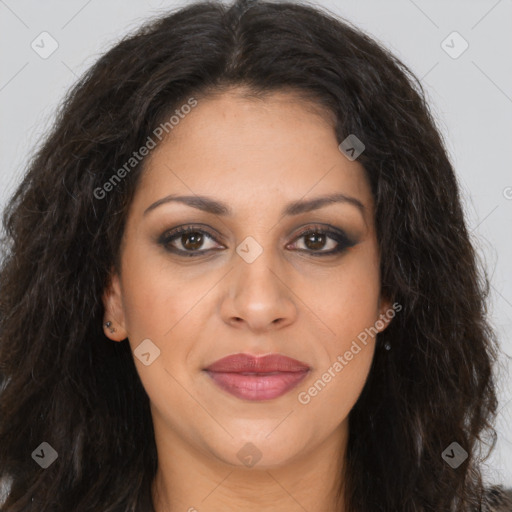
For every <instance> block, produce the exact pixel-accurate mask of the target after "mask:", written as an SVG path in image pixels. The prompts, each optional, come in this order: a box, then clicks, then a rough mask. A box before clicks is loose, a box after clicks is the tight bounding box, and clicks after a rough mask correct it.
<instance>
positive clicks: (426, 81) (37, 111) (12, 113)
mask: <svg viewBox="0 0 512 512" xmlns="http://www.w3.org/2000/svg"><path fill="white" fill-rule="evenodd" d="M185 3H186V2H183V1H181V2H176V1H174V2H173V1H170V0H169V1H165V0H138V1H135V0H130V1H127V0H123V1H120V0H109V1H100V0H71V1H70V0H67V1H64V0H60V1H58V0H46V1H45V2H41V1H36V0H0V41H1V48H2V52H1V56H0V59H1V60H0V108H1V117H0V119H1V122H0V133H1V137H0V141H1V142H0V143H1V147H0V209H3V207H4V205H5V202H6V200H7V198H8V197H9V195H10V194H11V193H12V191H13V189H14V187H15V186H16V184H17V183H18V182H19V180H20V178H21V176H22V174H23V171H24V165H25V163H26V161H27V158H28V156H29V155H30V154H32V153H33V151H34V148H35V146H36V144H37V142H38V141H39V138H40V136H42V135H44V133H45V132H46V131H47V130H48V127H49V126H50V125H51V122H52V119H53V114H54V111H55V108H56V106H57V105H58V103H59V101H60V100H61V99H62V97H63V95H64V93H65V92H66V90H67V89H68V88H69V87H70V86H71V85H72V84H73V83H74V82H75V80H76V78H77V77H78V76H80V75H81V74H82V73H83V72H84V71H85V70H86V69H87V68H88V67H89V66H90V65H91V64H92V63H93V62H94V61H95V60H96V59H97V58H98V56H99V55H100V54H102V53H103V52H104V51H106V50H107V49H108V48H110V47H111V46H112V45H113V44H114V43H115V42H116V41H118V40H119V38H120V37H121V36H123V35H124V34H126V33H127V32H128V31H130V30H132V29H134V28H136V27H137V26H138V25H139V24H140V23H141V22H142V21H144V20H145V19H147V18H148V17H151V16H154V15H156V14H158V13H159V12H163V11H165V10H166V9H168V8H172V7H175V6H181V5H185ZM313 3H316V4H317V5H322V6H325V7H327V8H328V9H329V10H331V11H332V12H334V13H337V14H339V15H341V16H342V17H344V18H346V19H348V20H349V21H351V22H353V23H355V24H356V25H357V26H358V27H360V28H361V29H362V30H364V31H366V32H368V33H369V34H370V35H372V36H373V37H374V38H376V39H377V40H379V41H380V42H381V43H383V44H384V45H385V46H387V47H388V48H390V49H391V50H392V51H393V52H394V53H395V54H396V55H397V56H398V57H400V58H401V59H402V60H403V61H404V62H405V63H406V64H407V65H408V66H409V67H410V68H411V69H412V71H413V72H414V73H415V74H416V75H417V76H418V77H419V78H420V79H421V80H422V83H423V85H424V87H425V89H426V91H427V93H428V98H429V101H430V104H431V105H432V108H433V111H434V113H435V115H436V117H437V119H438V124H439V127H440V129H441V131H442V132H443V134H444V137H445V139H446V142H447V146H448V150H449V152H450V156H451V159H452V162H453V164H454V165H455V168H456V170H457V172H458V176H459V179H460V183H461V187H462V193H463V198H464V202H465V207H466V211H467V218H468V221H469V226H470V229H471V232H472V235H473V237H474V241H475V243H476V244H477V246H478V248H479V252H480V254H481V256H482V257H483V258H485V262H486V266H487V269H488V272H489V275H490V276H491V277H492V297H491V301H490V309H489V314H490V316H491V319H492V322H493V325H494V326H495V328H496V330H497V332H498V335H499V337H500V342H501V346H502V352H503V353H502V354H501V358H500V366H499V369H498V370H499V372H500V380H499V382H500V394H499V398H500V412H499V417H498V422H497V425H496V427H497V430H498V443H497V447H496V449H495V451H494V452H493V455H492V456H491V458H490V459H489V461H488V463H487V465H486V467H487V469H486V474H487V479H488V481H490V482H497V483H505V484H506V485H509V486H511V485H512V386H511V377H510V375H511V373H512V372H511V369H512V365H511V364H510V356H511V355H512V336H511V328H512V269H511V265H510V263H509V262H510V261H511V260H512V241H511V240H512V172H511V160H512V157H511V145H512V138H511V131H512V130H511V127H512V59H511V51H510V50H511V48H512V26H511V22H512V0H460V1H446V0H444V1H431V0H429V1H427V0H390V1H387V2H382V1H381V2H379V1H377V0H346V1H337V2H334V1H328V0H322V1H317V2H313ZM44 31H46V32H48V33H49V34H50V35H51V37H52V38H53V39H54V40H55V41H56V42H57V44H58V48H57V50H56V51H55V52H54V53H53V54H52V55H50V56H49V57H48V58H46V59H43V58H41V56H40V55H39V54H38V53H36V51H34V50H33V49H32V47H31V43H32V42H33V41H35V43H34V45H36V44H37V45H39V47H40V49H39V51H40V52H42V51H48V50H49V49H51V44H52V41H51V40H50V39H49V38H48V36H40V34H41V33H42V32H44ZM453 31H457V32H458V33H459V34H460V35H461V36H462V38H463V39H464V40H465V41H467V43H468V44H469V47H468V49H467V50H466V51H465V52H464V53H462V54H461V55H460V56H458V57H457V58H453V57H452V56H454V55H456V53H458V52H459V51H460V50H461V49H463V45H464V42H463V41H462V40H461V39H457V36H450V37H448V36H449V35H450V34H452V32H453ZM44 37H46V39H44V41H43V42H41V38H44ZM447 37H448V39H446V38H447ZM444 40H446V42H445V43H444V45H442V42H443V41H444ZM53 44H55V43H53ZM43 45H44V47H43ZM450 47H451V48H450ZM445 50H447V51H448V52H451V53H452V56H450V55H449V54H448V53H447V51H445Z"/></svg>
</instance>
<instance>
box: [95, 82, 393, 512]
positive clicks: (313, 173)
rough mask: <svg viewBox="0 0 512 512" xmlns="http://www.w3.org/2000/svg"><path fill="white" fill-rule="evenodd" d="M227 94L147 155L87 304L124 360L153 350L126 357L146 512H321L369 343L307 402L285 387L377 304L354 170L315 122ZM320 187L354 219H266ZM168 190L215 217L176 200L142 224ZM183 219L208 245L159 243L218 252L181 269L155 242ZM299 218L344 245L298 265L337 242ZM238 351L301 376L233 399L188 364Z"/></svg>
mask: <svg viewBox="0 0 512 512" xmlns="http://www.w3.org/2000/svg"><path fill="white" fill-rule="evenodd" d="M239 92H240V90H238V89H233V90H231V91H228V92H225V93H223V94H221V95H217V96H215V97H210V98H206V99H202V100H200V101H199V103H198V106H197V107H195V108H194V109H193V110H192V112H191V113H190V114H188V115H187V116H186V117H185V118H184V119H183V120H181V121H180V123H179V125H177V126H176V127H175V128H174V129H173V130H172V132H171V134H170V136H169V137H168V138H167V139H165V140H164V141H163V142H162V143H161V144H160V145H159V146H158V147H157V148H156V149H154V150H153V152H152V153H151V155H150V157H149V160H148V161H147V165H146V168H145V171H144V174H143V176H142V179H141V181H140V183H139V186H138V188H137V191H136V194H135V197H134V199H133V202H132V204H131V206H130V210H129V214H128V219H127V224H126V230H125V233H124V237H123V241H122V245H121V269H120V273H119V274H118V273H116V272H115V271H113V272H112V276H111V277H112V279H111V283H110V285H109V286H108V287H107V289H106V290H105V293H104V296H103V301H104V304H105V321H108V320H110V321H111V322H112V323H113V327H114V328H115V329H116V332H115V333H111V332H110V330H109V329H106V331H105V332H106V334H107V336H109V337H110V338H111V339H112V340H114V341H122V340H124V339H126V337H128V338H129V342H130V345H131V348H132V350H135V349H136V348H137V347H138V346H139V345H140V343H141V342H142V341H143V340H145V339H150V340H151V341H152V343H154V345H156V346H157V347H158V348H159V349H160V356H159V357H157V358H156V359H155V360H154V362H152V363H151V364H150V365H149V366H145V365H144V364H143V363H142V362H141V361H140V360H139V359H138V358H137V357H135V358H134V360H135V363H136V367H137V371H138V372H139V375H140V378H141V380H142V383H143V385H144V388H145V390H146V392H147V394H148V396H149V398H150V402H151V411H152V417H153V423H154V427H155V441H156V445H157V450H158V457H159V467H158V472H157V477H156V479H155V481H154V485H153V496H154V502H155V507H156V510H157V512H164V511H173V512H174V511H190V512H193V511H194V510H196V511H199V512H203V511H204V512H207V511H208V512H219V511H221V510H222V511H223V512H226V511H227V512H229V511H239V510H244V511H249V512H252V511H258V512H260V511H262V510H265V511H276V512H277V511H280V512H283V511H289V512H295V511H297V512H299V511H301V512H303V510H304V509H306V510H308V512H332V510H334V509H335V507H336V505H335V494H334V490H335V488H336V485H338V483H339V482H340V475H341V472H342V470H343V461H344V454H345V450H346V445H347V439H348V414H349V412H350V410H351V409H352V407H353V406H354V404H355V402H356V401H357V399H358V397H359V395H360V393H361V391H362V388H363V386H364V383H365V381H366V379H367V377H368V373H369V369H370V365H371V361H372V357H373V353H374V347H375V339H374V338H369V341H368V343H367V345H366V346H363V345H361V346H362V350H361V351H360V352H359V353H358V354H357V355H355V356H354V357H353V359H352V360H351V361H349V362H348V364H347V365H346V366H345V367H344V368H343V370H342V371H341V372H338V373H336V372H335V375H336V376H335V377H333V378H332V379H331V381H330V382H329V383H328V384H327V385H326V386H325V387H324V388H323V389H322V390H321V391H320V392H318V394H317V395H316V396H315V397H312V398H311V400H310V401H309V403H307V404H302V403H300V402H299V400H298V394H299V393H300V392H301V391H307V390H308V388H310V387H311V386H312V385H313V384H314V383H315V382H316V381H317V380H318V379H319V378H320V377H321V375H322V374H323V373H324V372H326V371H327V370H328V369H329V368H330V367H331V368H332V366H333V363H334V362H335V361H336V360H337V357H338V356H339V355H341V356H343V354H344V353H345V352H346V351H347V350H348V349H349V348H350V346H351V344H352V342H353V340H355V339H356V337H357V335H358V334H359V333H361V332H362V331H364V329H365V328H368V327H370V326H374V325H375V322H376V321H377V320H379V318H382V316H381V315H383V314H384V313H385V312H386V311H387V310H389V308H390V304H389V302H388V301H386V300H384V298H383V297H381V291H380V275H379V251H378V245H377V241H376V234H375V229H374V205H373V198H372V195H371V191H370V188H369V185H368V182H367V180H366V177H365V175H364V170H363V167H362V166H361V165H360V164H359V163H358V162H357V160H356V161H353V162H352V161H349V160H348V159H347V158H346V157H345V156H344V155H343V154H342V153H341V152H340V150H339V149H338V142H337V140H336V136H335V132H334V128H333V124H332V120H331V119H330V118H329V117H328V116H327V115H321V112H320V111H318V113H315V111H314V110H313V109H312V108H311V106H308V105H307V104H306V103H305V102H304V100H299V99H298V98H297V97H296V96H294V95H293V94H292V93H290V92H279V93H273V94H272V95H270V96H268V97H267V98H265V99H264V100H261V99H260V100H254V99H246V98H243V97H242V96H241V95H240V94H239ZM332 193H342V194H345V195H346V196H350V197H353V198H355V199H357V200H358V201H360V202H361V203H362V205H363V208H362V209H359V208H358V207H356V206H354V205H353V204H351V203H348V202H345V203H332V204H329V205H324V206H323V207H322V208H320V209H316V210H313V211H309V212H304V213H301V214H299V215H294V216H288V217H283V216H281V211H282V210H283V208H284V207H285V205H287V204H288V203H289V202H291V201H297V200H309V199H313V198H316V197H319V196H323V195H326V194H332ZM169 194H176V195H206V196H209V197H212V198H214V199H216V200H218V201H222V202H223V203H226V205H227V206H228V207H229V208H231V209H232V215H231V216H221V215H216V214H212V213H207V212H204V211H201V210H199V209H195V208H192V207H190V206H187V205H185V204H181V203H179V202H168V203H165V204H162V205H160V206H158V207H156V208H154V209H152V210H151V211H149V212H148V213H146V214H145V215H144V211H145V210H146V209H147V208H148V207H149V206H150V205H152V204H153V203H154V202H155V201H158V200H159V199H161V198H163V197H165V196H167V195H169ZM183 224H194V225H195V227H199V228H201V229H204V230H206V231H207V232H209V233H211V236H212V237H213V238H208V236H206V235H204V236H203V242H202V244H201V242H200V241H199V242H197V238H196V239H192V240H191V239H190V238H189V237H188V235H185V236H184V237H181V236H178V237H176V238H175V239H174V241H173V242H170V243H169V244H168V245H169V246H171V247H176V248H177V249H181V250H183V251H185V250H187V248H188V250H189V252H190V251H192V252H193V251H194V250H195V251H196V252H197V251H202V250H207V249H210V248H219V249H220V250H218V251H210V252H209V253H206V254H203V255H201V256H197V257H188V258H187V257H186V256H179V255H177V254H173V253H171V252H168V251H166V250H165V248H164V247H163V246H162V245H160V244H159V243H158V239H159V237H160V236H161V235H162V234H163V233H165V232H166V231H169V230H171V229H172V228H175V227H177V226H180V225H183ZM197 224H200V226H197ZM315 224H321V226H320V227H322V228H324V229H326V228H327V229H329V227H330V226H332V227H334V228H338V229H340V230H343V231H345V232H346V233H347V234H349V235H350V237H352V238H354V239H355V240H356V243H355V245H353V246H352V247H350V248H346V250H344V251H343V252H341V253H339V254H335V255H331V256H325V257H322V256H315V254H318V253H319V252H322V251H324V252H327V251H329V250H331V249H333V248H336V247H337V246H338V242H336V240H334V239H331V238H330V237H329V236H327V237H326V238H325V239H320V242H315V241H314V240H313V243H312V242H311V241H309V242H308V236H302V237H300V236H299V235H300V234H301V233H300V230H301V228H307V227H308V226H312V230H313V231H314V225H315ZM317 231H318V230H317ZM248 236H250V237H253V238H254V239H255V240H256V241H257V243H258V244H259V245H260V246H261V248H262V249H263V252H262V254H261V255H260V256H259V257H257V258H256V259H255V260H254V261H253V262H252V263H248V262H247V261H245V260H244V259H243V258H242V257H241V256H240V255H239V254H238V253H237V252H236V248H237V246H239V245H240V244H241V243H242V242H243V241H244V240H245V238H246V237H248ZM196 237H197V235H196ZM315 243H316V245H315ZM184 244H185V245H184ZM242 246H243V245H242ZM252 250H253V249H251V251H252ZM381 325H382V324H381ZM386 326H387V321H385V322H384V327H383V328H385V327H386ZM381 330H382V329H381ZM240 352H245V353H249V354H253V355H260V354H268V353H280V354H283V355H287V356H289V357H292V358H295V359H298V360H299V361H303V362H305V363H307V364H308V365H309V366H310V367H311V371H310V373H309V374H308V376H307V378H306V380H304V381H302V382H301V383H300V384H299V386H298V387H297V388H294V389H293V390H291V391H290V392H288V393H287V394H285V395H284V396H281V397H279V398H275V399H272V400H268V401H256V402H254V401H252V402H251V401H247V400H241V399H239V398H236V397H234V396H232V395H230V394H228V393H226V392H225V391H223V390H221V389H220V388H219V387H217V386H216V385H215V384H214V383H213V382H212V380H211V379H210V377H209V376H208V375H207V374H206V373H205V372H204V371H202V370H203V369H204V368H205V367H207V366H208V365H209V364H211V363H213V362H214V361H216V360H218V359H220V358H223V357H225V356H227V355H230V354H236V353H240ZM247 443H252V445H254V446H255V447H256V448H257V450H258V453H260V454H261V459H260V460H259V461H258V462H257V463H256V464H255V465H253V466H252V467H248V466H247V465H245V464H244V463H243V462H242V461H241V460H240V459H239V457H238V456H237V453H238V452H239V451H240V450H241V449H242V448H243V447H244V446H245V445H246V444H247ZM246 450H249V452H250V454H252V455H255V456H256V449H254V448H251V447H248V448H247V447H246Z"/></svg>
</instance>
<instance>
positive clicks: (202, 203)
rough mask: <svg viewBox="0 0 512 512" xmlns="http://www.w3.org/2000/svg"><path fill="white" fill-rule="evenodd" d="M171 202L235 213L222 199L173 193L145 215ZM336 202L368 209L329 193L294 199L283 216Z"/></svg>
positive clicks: (205, 210) (357, 200)
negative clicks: (305, 198)
mask: <svg viewBox="0 0 512 512" xmlns="http://www.w3.org/2000/svg"><path fill="white" fill-rule="evenodd" d="M170 202H179V203H183V204H185V205H187V206H190V207H192V208H196V209H198V210H202V211H204V212H207V213H212V214H214V215H221V216H231V215H233V210H232V209H231V208H230V207H229V206H228V205H226V204H225V203H222V202H221V201H217V200H215V199H213V198H211V197H208V196H198V195H194V196H176V195H172V194H171V195H168V196H166V197H162V198H161V199H159V200H158V201H156V202H154V203H153V204H152V205H150V206H149V207H148V208H146V210H145V211H144V214H143V215H146V214H148V213H149V212H150V211H152V210H154V209H155V208H158V207H159V206H160V205H162V204H166V203H170ZM336 203H346V204H350V205H352V206H355V207H356V208H357V209H358V210H359V211H360V212H361V214H362V215H363V216H364V213H365V210H366V207H365V206H364V204H363V203H362V202H361V201H360V200H359V199H356V198H355V197H352V196H347V195H345V194H329V195H326V196H320V197H316V198H314V199H308V200H298V201H292V202H291V203H288V204H287V205H286V206H285V208H284V209H283V212H282V216H293V215H300V214H301V213H306V212H310V211H313V210H318V209H320V208H323V207H325V206H328V205H331V204H336Z"/></svg>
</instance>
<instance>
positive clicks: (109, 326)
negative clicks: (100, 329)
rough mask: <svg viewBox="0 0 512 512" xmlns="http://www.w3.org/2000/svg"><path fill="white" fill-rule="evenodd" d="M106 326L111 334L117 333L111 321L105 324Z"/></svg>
mask: <svg viewBox="0 0 512 512" xmlns="http://www.w3.org/2000/svg"><path fill="white" fill-rule="evenodd" d="M104 325H105V327H106V328H107V329H110V332H111V333H112V334H113V333H115V332H116V330H115V329H114V327H112V322H110V321H109V322H105V324H104Z"/></svg>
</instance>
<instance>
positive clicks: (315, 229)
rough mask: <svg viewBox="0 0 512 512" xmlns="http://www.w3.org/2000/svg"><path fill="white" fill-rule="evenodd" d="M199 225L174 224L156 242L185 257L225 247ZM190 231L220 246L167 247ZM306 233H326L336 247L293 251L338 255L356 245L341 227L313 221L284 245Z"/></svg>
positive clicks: (355, 240)
mask: <svg viewBox="0 0 512 512" xmlns="http://www.w3.org/2000/svg"><path fill="white" fill-rule="evenodd" d="M200 226H201V224H183V225H180V226H176V227H174V228H172V229H169V230H166V231H165V232H164V233H163V234H162V235H161V236H160V237H159V238H158V240H157V242H158V243H159V244H160V245H162V246H164V248H165V249H166V250H168V251H169V252H171V253H174V254H177V255H178V256H186V257H190V256H202V255H206V254H208V253H211V252H212V251H217V250H220V249H226V247H225V246H223V245H222V244H221V243H219V242H218V240H217V239H216V236H215V235H213V234H212V233H211V231H210V229H212V228H210V227H208V228H203V227H200ZM212 231H215V232H217V230H213V229H212ZM190 232H193V233H200V234H202V235H205V236H206V237H207V238H209V239H210V240H212V241H214V242H215V243H217V244H218V245H221V246H222V247H220V248H219V247H217V248H211V249H197V250H196V251H184V250H182V249H176V248H172V249H168V248H167V247H168V246H170V244H171V241H174V240H175V239H178V237H179V236H180V235H183V234H186V233H190ZM217 233H218V232H217ZM308 233H321V234H323V235H326V237H327V238H329V239H331V240H333V241H335V242H336V243H337V244H338V248H336V249H331V250H329V251H322V250H318V251H314V250H312V249H310V250H308V249H295V251H297V252H302V253H308V254H310V255H312V256H314V257H315V256H324V255H325V256H329V255H338V254H341V253H343V252H345V251H346V250H347V249H349V248H350V247H353V246H354V245H356V244H357V243H358V240H357V239H354V238H352V237H350V236H349V235H347V233H346V232H345V231H344V230H342V229H339V228H336V227H334V226H331V225H326V224H318V223H313V224H307V225H305V226H303V227H302V228H299V232H298V233H297V234H296V235H295V236H294V238H293V240H292V241H291V242H290V243H289V244H287V245H286V247H288V246H289V245H290V244H294V243H296V242H297V240H299V239H300V238H302V237H303V236H305V235H306V234H308ZM219 235H220V234H219Z"/></svg>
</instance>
